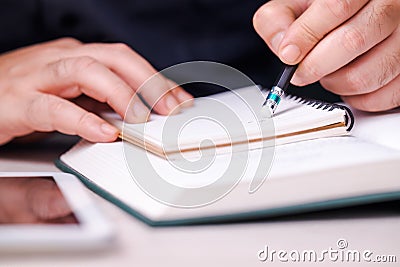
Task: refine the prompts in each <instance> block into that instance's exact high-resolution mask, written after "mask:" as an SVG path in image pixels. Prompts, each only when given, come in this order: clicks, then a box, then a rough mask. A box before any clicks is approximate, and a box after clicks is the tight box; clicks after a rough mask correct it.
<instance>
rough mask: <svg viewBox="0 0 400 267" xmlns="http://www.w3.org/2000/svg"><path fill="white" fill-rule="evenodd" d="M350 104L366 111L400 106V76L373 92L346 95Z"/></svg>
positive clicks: (346, 99)
mask: <svg viewBox="0 0 400 267" xmlns="http://www.w3.org/2000/svg"><path fill="white" fill-rule="evenodd" d="M342 99H343V100H344V101H345V102H347V103H348V104H349V105H351V106H353V107H355V108H357V109H360V110H364V111H385V110H390V109H392V108H396V107H399V106H400V76H397V78H396V79H394V80H393V81H392V82H390V83H389V84H387V85H386V86H384V87H382V88H381V89H380V90H377V91H374V92H372V93H368V94H363V95H355V96H345V97H342Z"/></svg>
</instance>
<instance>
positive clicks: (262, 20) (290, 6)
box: [253, 0, 309, 54]
mask: <svg viewBox="0 0 400 267" xmlns="http://www.w3.org/2000/svg"><path fill="white" fill-rule="evenodd" d="M308 2H309V1H308V0H299V1H293V0H281V1H277V0H275V1H269V2H268V3H266V4H265V5H263V6H262V7H260V8H259V9H258V10H257V12H256V13H255V15H254V17H253V26H254V29H255V30H256V32H257V33H258V34H259V35H260V36H261V37H262V38H263V40H264V41H265V43H266V44H267V45H268V46H269V48H270V49H271V50H272V51H273V52H274V53H275V54H278V52H279V46H280V44H281V42H282V40H283V38H284V36H285V34H286V31H287V30H288V29H289V27H290V25H291V24H292V23H293V22H294V21H295V20H296V18H297V17H299V16H300V15H301V14H302V13H303V12H304V11H305V10H306V9H307V7H308Z"/></svg>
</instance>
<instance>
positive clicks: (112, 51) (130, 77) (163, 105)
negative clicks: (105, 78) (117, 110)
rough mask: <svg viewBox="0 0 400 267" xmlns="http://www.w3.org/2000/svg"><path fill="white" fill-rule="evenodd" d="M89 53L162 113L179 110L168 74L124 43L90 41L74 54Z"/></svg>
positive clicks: (155, 109)
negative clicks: (165, 75)
mask: <svg viewBox="0 0 400 267" xmlns="http://www.w3.org/2000/svg"><path fill="white" fill-rule="evenodd" d="M82 55H88V56H90V57H93V58H95V59H96V60H97V61H99V62H101V63H102V64H104V65H105V66H107V67H108V68H110V69H111V70H112V71H113V72H115V73H116V74H117V75H118V76H120V77H121V79H123V80H124V81H126V82H127V84H129V86H130V87H131V88H132V89H133V90H136V91H138V90H139V88H140V91H138V93H140V94H141V95H142V96H143V98H144V100H146V102H147V104H148V105H149V106H150V107H152V108H153V110H154V111H156V112H157V113H159V114H162V115H168V114H170V112H171V111H172V110H176V111H178V110H179V107H178V105H179V104H180V102H179V101H178V99H177V98H176V97H174V94H170V93H169V91H170V89H171V88H170V86H169V84H168V81H167V79H166V78H165V77H163V76H162V75H160V74H157V71H156V70H155V69H154V68H153V67H152V66H151V65H150V64H149V63H148V62H147V61H146V60H145V59H144V58H142V57H141V56H139V55H138V54H137V53H135V52H134V51H133V50H132V49H131V48H129V47H128V46H127V45H125V44H88V45H84V46H82V47H81V48H79V49H77V50H75V51H73V56H82Z"/></svg>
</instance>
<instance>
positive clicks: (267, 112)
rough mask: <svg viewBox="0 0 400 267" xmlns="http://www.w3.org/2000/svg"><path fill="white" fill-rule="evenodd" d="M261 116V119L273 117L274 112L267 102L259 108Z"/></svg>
mask: <svg viewBox="0 0 400 267" xmlns="http://www.w3.org/2000/svg"><path fill="white" fill-rule="evenodd" d="M261 115H262V116H263V118H272V116H273V115H274V110H273V108H272V105H271V103H270V102H269V101H268V100H267V101H265V103H264V105H262V107H261Z"/></svg>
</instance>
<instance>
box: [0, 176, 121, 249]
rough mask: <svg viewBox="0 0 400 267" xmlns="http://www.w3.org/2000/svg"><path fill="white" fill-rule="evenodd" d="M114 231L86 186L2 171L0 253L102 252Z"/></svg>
mask: <svg viewBox="0 0 400 267" xmlns="http://www.w3.org/2000/svg"><path fill="white" fill-rule="evenodd" d="M112 237H113V231H112V227H111V225H110V223H109V222H108V221H107V220H106V219H105V218H104V216H103V215H102V214H101V213H100V211H99V210H98V209H97V208H96V205H95V203H94V201H93V200H92V198H91V197H90V196H89V195H88V194H87V192H86V191H85V188H84V187H83V185H82V184H81V182H80V181H79V180H78V179H77V178H76V177H75V176H73V175H71V174H66V173H58V172H54V173H49V172H43V173H39V172H0V250H1V251H4V250H7V251H15V250H24V251H27V250H46V251H48V250H83V249H99V248H103V247H105V246H107V245H108V244H110V242H111V241H112Z"/></svg>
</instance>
